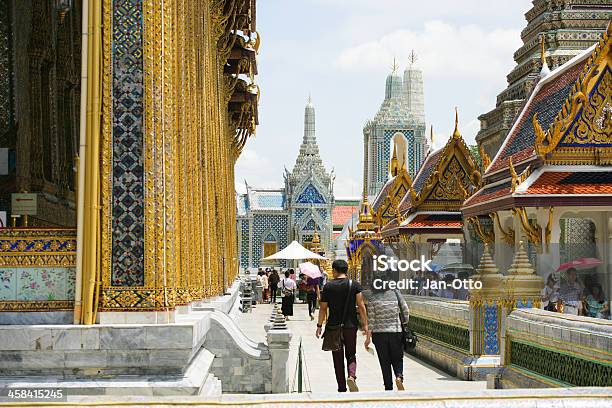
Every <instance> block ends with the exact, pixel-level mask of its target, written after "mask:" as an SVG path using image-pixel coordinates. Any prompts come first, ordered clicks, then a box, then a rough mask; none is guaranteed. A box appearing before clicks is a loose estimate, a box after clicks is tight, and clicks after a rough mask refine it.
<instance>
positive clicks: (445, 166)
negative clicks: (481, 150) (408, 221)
mask: <svg viewBox="0 0 612 408" xmlns="http://www.w3.org/2000/svg"><path fill="white" fill-rule="evenodd" d="M443 149H444V150H443V151H442V153H441V155H440V158H439V159H438V162H437V163H436V164H435V168H434V170H433V171H432V172H431V174H430V175H429V177H428V178H427V180H426V181H425V184H424V185H423V188H422V189H421V192H420V193H419V194H418V195H417V196H416V198H415V199H413V200H412V203H413V204H412V208H411V211H412V212H414V211H416V209H417V208H419V209H421V210H441V211H458V210H459V209H460V208H461V205H462V204H463V201H465V200H466V199H467V198H468V197H469V196H470V195H471V194H472V190H473V188H472V187H476V188H478V187H479V186H480V184H481V177H480V172H479V171H478V166H477V164H476V162H475V161H474V158H473V157H472V154H471V153H470V151H469V148H468V147H467V145H466V144H465V141H464V140H463V137H462V136H461V133H460V132H459V118H458V113H457V111H455V129H454V131H453V135H452V137H451V138H449V140H448V142H447V143H446V145H445V146H444V148H443Z"/></svg>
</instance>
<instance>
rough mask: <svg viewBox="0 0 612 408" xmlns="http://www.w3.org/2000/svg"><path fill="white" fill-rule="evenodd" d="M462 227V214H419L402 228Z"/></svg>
mask: <svg viewBox="0 0 612 408" xmlns="http://www.w3.org/2000/svg"><path fill="white" fill-rule="evenodd" d="M404 227H405V228H462V227H463V221H462V220H461V214H460V213H456V214H417V216H416V217H414V218H413V219H412V220H411V221H409V222H408V223H407V224H406V225H404V224H402V228H404Z"/></svg>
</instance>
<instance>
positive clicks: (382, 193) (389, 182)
mask: <svg viewBox="0 0 612 408" xmlns="http://www.w3.org/2000/svg"><path fill="white" fill-rule="evenodd" d="M396 178H397V176H393V177H391V178H390V179H389V180H387V182H386V183H385V185H384V186H383V188H382V189H381V190H380V191H379V192H378V194H377V195H376V197H375V198H374V202H373V203H372V209H373V210H374V211H378V208H379V207H380V206H381V204H382V203H383V202H384V201H385V199H386V198H387V195H388V194H389V191H390V190H391V187H392V186H393V183H394V182H395V179H396Z"/></svg>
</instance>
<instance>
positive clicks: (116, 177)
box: [100, 0, 237, 311]
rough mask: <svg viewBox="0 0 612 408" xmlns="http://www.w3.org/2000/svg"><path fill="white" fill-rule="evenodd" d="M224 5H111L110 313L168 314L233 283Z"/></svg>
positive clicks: (106, 168)
mask: <svg viewBox="0 0 612 408" xmlns="http://www.w3.org/2000/svg"><path fill="white" fill-rule="evenodd" d="M223 6H224V3H223V2H219V1H209V0H197V1H193V0H171V1H163V0H143V1H140V0H105V1H104V4H103V27H104V31H103V55H104V57H103V67H104V72H103V77H102V87H103V120H102V128H103V129H102V133H103V135H102V190H101V194H102V226H101V228H102V246H103V247H102V251H101V252H102V259H101V268H102V290H101V300H100V310H102V311H113V310H114V311H117V310H160V309H165V308H170V309H172V308H174V306H176V305H184V304H187V303H188V302H190V301H192V300H197V299H200V298H203V297H207V296H213V295H218V294H221V293H223V291H224V287H225V286H227V284H228V283H231V281H232V280H233V279H234V277H235V276H236V273H237V270H236V267H237V264H236V250H237V248H236V236H235V234H236V232H235V228H234V225H235V222H236V220H235V211H236V204H235V197H234V188H233V180H234V170H233V166H234V162H235V158H236V155H237V153H236V152H235V151H234V149H232V138H231V137H230V130H229V129H230V128H229V125H228V118H227V103H228V101H229V92H230V90H229V89H228V88H229V87H228V86H227V84H226V79H225V78H224V76H223V74H222V67H223V65H224V64H225V60H227V57H228V55H229V49H228V47H230V41H228V39H227V36H228V22H231V21H233V20H232V19H231V18H228V10H227V7H226V8H225V9H223ZM229 12H230V13H231V10H230V11H229ZM229 17H231V15H230V16H229ZM224 271H225V272H224Z"/></svg>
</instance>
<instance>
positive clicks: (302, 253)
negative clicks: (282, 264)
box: [263, 241, 327, 261]
mask: <svg viewBox="0 0 612 408" xmlns="http://www.w3.org/2000/svg"><path fill="white" fill-rule="evenodd" d="M273 259H327V258H325V257H324V256H321V255H319V254H315V253H314V252H312V251H309V250H307V249H306V248H304V247H303V246H302V245H300V243H299V242H297V241H293V242H292V243H290V244H289V245H287V246H286V247H285V248H284V249H282V250H280V251H278V252H277V253H275V254H272V255H270V256H267V257H265V258H263V260H265V261H269V260H273Z"/></svg>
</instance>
